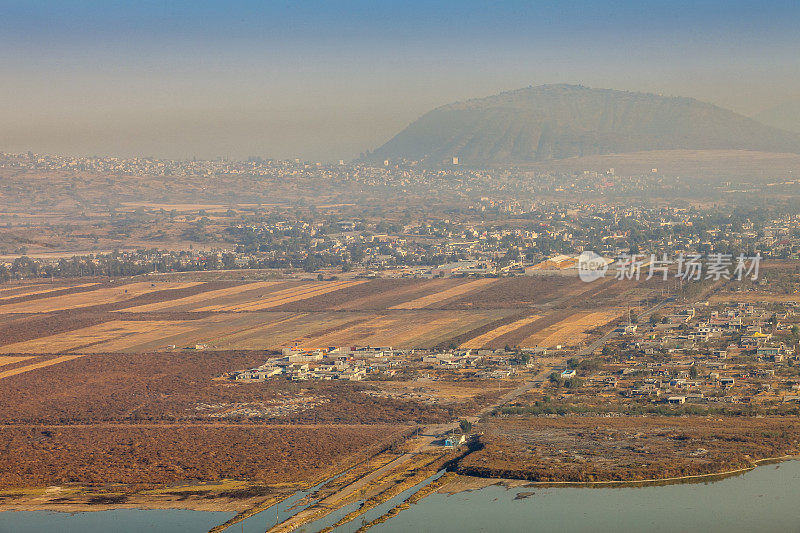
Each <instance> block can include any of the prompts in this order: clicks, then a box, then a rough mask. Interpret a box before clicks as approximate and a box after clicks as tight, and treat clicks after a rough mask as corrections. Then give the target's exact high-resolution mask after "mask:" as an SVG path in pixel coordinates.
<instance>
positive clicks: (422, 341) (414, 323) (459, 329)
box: [299, 310, 499, 348]
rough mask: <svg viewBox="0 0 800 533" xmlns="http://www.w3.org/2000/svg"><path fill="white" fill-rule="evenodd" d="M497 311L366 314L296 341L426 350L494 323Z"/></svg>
mask: <svg viewBox="0 0 800 533" xmlns="http://www.w3.org/2000/svg"><path fill="white" fill-rule="evenodd" d="M498 313H499V312H497V311H488V312H487V311H466V312H465V311H435V310H417V311H405V312H393V313H388V314H383V315H380V316H377V317H371V316H369V315H367V316H366V318H362V319H360V320H352V322H351V323H350V324H349V325H347V326H346V327H342V328H341V329H336V330H334V331H330V332H326V333H325V334H323V335H312V336H306V337H305V338H302V339H299V340H300V345H301V347H303V348H319V347H322V346H346V345H352V344H358V345H371V346H394V347H398V348H429V347H431V346H434V345H436V344H437V343H438V342H441V341H442V340H446V339H448V338H451V337H453V336H456V335H458V334H460V333H463V332H465V331H469V330H470V329H473V328H475V327H478V326H479V325H482V324H485V323H487V322H491V321H492V320H495V319H496V318H497V316H498Z"/></svg>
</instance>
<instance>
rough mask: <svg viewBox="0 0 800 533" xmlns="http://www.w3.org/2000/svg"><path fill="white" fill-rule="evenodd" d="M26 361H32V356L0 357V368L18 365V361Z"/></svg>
mask: <svg viewBox="0 0 800 533" xmlns="http://www.w3.org/2000/svg"><path fill="white" fill-rule="evenodd" d="M28 359H33V357H32V356H19V357H13V356H0V366H5V365H12V364H14V363H19V362H20V361H27V360H28Z"/></svg>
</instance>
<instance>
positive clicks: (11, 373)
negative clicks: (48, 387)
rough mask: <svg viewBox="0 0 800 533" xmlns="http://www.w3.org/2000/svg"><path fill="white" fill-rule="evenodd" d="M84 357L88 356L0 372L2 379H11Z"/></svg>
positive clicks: (51, 360)
mask: <svg viewBox="0 0 800 533" xmlns="http://www.w3.org/2000/svg"><path fill="white" fill-rule="evenodd" d="M84 355H86V354H78V355H64V356H61V357H55V358H53V359H48V360H46V361H41V362H39V363H33V364H31V365H25V366H21V367H18V368H14V369H11V370H6V371H4V372H0V379H5V378H10V377H12V376H17V375H19V374H24V373H25V372H30V371H31V370H39V369H41V368H47V367H49V366H53V365H57V364H59V363H65V362H67V361H72V360H73V359H77V358H78V357H83V356H84Z"/></svg>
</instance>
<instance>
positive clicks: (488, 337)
mask: <svg viewBox="0 0 800 533" xmlns="http://www.w3.org/2000/svg"><path fill="white" fill-rule="evenodd" d="M540 318H542V317H541V316H539V315H531V316H526V317H525V318H520V319H519V320H515V321H514V322H512V323H510V324H506V325H505V326H500V327H499V328H495V329H493V330H491V331H489V332H487V333H484V334H483V335H479V336H477V337H475V338H474V339H470V340H468V341H467V342H465V343H463V344H462V345H461V348H470V349H473V348H483V347H484V346H486V345H487V344H488V343H489V342H491V341H493V340H495V339H496V338H497V337H499V336H501V335H505V334H506V333H510V332H512V331H516V330H518V329H519V328H522V327H525V326H527V325H528V324H530V323H532V322H535V321H536V320H538V319H540Z"/></svg>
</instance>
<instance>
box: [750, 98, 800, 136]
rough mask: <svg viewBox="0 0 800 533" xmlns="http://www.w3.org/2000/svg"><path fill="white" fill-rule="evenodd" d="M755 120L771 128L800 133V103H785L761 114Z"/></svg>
mask: <svg viewBox="0 0 800 533" xmlns="http://www.w3.org/2000/svg"><path fill="white" fill-rule="evenodd" d="M755 118H756V120H759V121H761V122H763V123H764V124H767V125H769V126H773V127H775V128H781V129H784V130H787V131H794V132H798V133H800V101H796V102H784V103H782V104H780V105H777V106H775V107H771V108H769V109H767V110H766V111H763V112H761V113H759V114H758V115H756V116H755Z"/></svg>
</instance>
